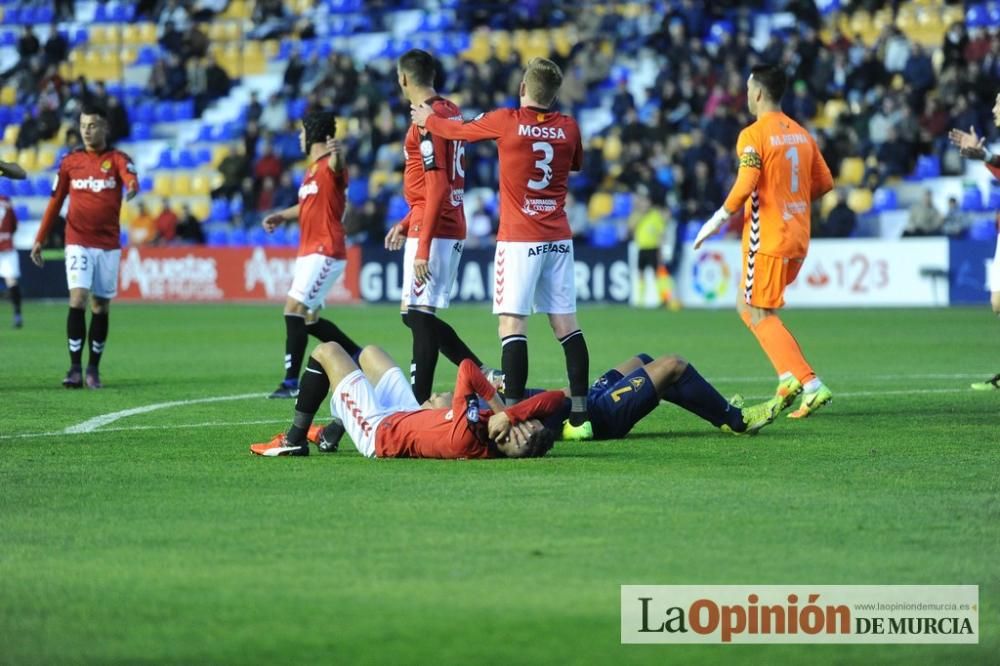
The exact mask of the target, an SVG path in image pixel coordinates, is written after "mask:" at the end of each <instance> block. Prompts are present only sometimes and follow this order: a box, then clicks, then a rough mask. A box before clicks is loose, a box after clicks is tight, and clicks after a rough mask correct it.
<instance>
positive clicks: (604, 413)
mask: <svg viewBox="0 0 1000 666" xmlns="http://www.w3.org/2000/svg"><path fill="white" fill-rule="evenodd" d="M659 404H660V396H659V395H658V394H657V392H656V387H655V386H653V380H652V379H650V378H649V375H648V374H647V373H646V371H645V370H644V369H643V368H636V369H635V370H633V371H632V372H630V373H629V374H627V375H622V373H620V372H618V371H617V370H609V371H608V372H606V373H604V374H603V375H601V377H600V378H599V379H598V380H597V381H596V382H594V385H593V386H592V387H591V388H590V392H589V393H588V394H587V411H588V412H589V414H590V423H591V425H592V426H593V427H594V439H618V438H620V437H624V436H625V435H627V434H628V433H629V431H630V430H632V428H633V427H634V426H635V424H636V423H638V422H639V421H641V420H642V419H643V418H645V417H646V416H648V415H649V413H650V412H652V411H653V410H654V409H656V407H657V405H659Z"/></svg>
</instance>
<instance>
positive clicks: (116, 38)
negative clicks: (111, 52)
mask: <svg viewBox="0 0 1000 666" xmlns="http://www.w3.org/2000/svg"><path fill="white" fill-rule="evenodd" d="M121 37H122V34H121V31H120V30H119V29H118V26H115V25H95V26H93V27H91V28H90V43H91V44H93V45H95V46H105V45H107V46H116V45H118V44H119V42H120V41H121Z"/></svg>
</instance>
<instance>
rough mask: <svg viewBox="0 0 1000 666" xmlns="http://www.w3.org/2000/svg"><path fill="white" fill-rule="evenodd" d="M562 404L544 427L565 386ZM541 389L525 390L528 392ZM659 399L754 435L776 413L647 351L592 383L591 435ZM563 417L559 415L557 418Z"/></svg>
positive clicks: (622, 426)
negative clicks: (725, 393)
mask: <svg viewBox="0 0 1000 666" xmlns="http://www.w3.org/2000/svg"><path fill="white" fill-rule="evenodd" d="M562 391H563V395H564V396H565V399H564V400H563V405H562V408H561V409H560V410H559V411H558V412H556V413H555V414H553V415H552V416H550V417H548V418H545V419H542V422H543V423H544V424H545V426H546V427H548V428H552V429H553V430H555V431H556V432H559V431H560V430H559V425H560V424H561V423H562V420H565V418H566V413H567V412H568V411H569V409H570V400H569V389H568V388H564V389H563V390H562ZM540 392H541V389H528V390H527V395H529V396H530V395H535V394H537V393H540ZM450 399H451V395H450V394H448V393H444V394H440V395H435V396H433V398H432V400H431V401H429V402H431V404H434V405H435V406H437V405H438V404H439V402H440V401H442V400H450ZM661 400H666V401H667V402H672V403H673V404H675V405H677V406H679V407H681V408H683V409H685V410H687V411H689V412H691V413H692V414H695V415H696V416H699V417H701V418H702V419H704V420H705V421H708V422H709V423H711V424H712V425H713V426H715V427H716V428H719V429H721V430H722V431H723V432H728V433H732V434H734V435H744V434H749V435H752V434H756V433H757V432H758V431H759V430H760V429H761V428H763V427H764V426H766V425H767V424H769V423H771V422H772V421H773V420H774V418H775V417H776V416H777V415H778V413H779V412H780V409H779V404H778V403H777V401H776V400H774V399H772V400H769V401H767V402H763V403H760V404H757V405H752V406H750V407H745V408H741V406H740V405H739V404H737V405H733V404H731V403H730V402H729V401H727V400H726V399H725V398H723V397H722V395H721V394H719V392H718V391H717V390H716V389H715V387H714V386H712V385H711V384H710V383H709V382H708V380H706V379H705V378H704V377H702V376H701V375H700V374H699V373H698V371H697V370H695V368H694V366H693V365H691V364H690V363H688V362H687V361H685V360H684V359H683V358H681V357H680V356H677V355H675V354H668V355H665V356H660V357H659V358H657V359H653V357H652V356H650V355H649V354H638V355H636V356H633V357H631V358H629V359H627V360H625V361H624V362H622V363H620V364H619V365H617V366H615V367H614V368H612V369H611V370H608V371H607V372H605V373H604V374H603V375H601V376H600V377H598V378H597V380H596V381H595V382H594V383H593V384H592V385H591V387H590V390H589V391H588V393H587V409H588V412H589V413H590V416H591V425H593V427H594V439H620V438H622V437H625V436H626V435H627V434H628V433H629V432H630V431H631V430H632V428H633V427H635V424H637V423H638V422H639V421H641V420H642V419H644V418H646V417H647V416H648V415H649V414H650V413H651V412H652V411H653V410H654V409H656V407H657V405H659V404H660V401H661ZM560 419H562V420H560Z"/></svg>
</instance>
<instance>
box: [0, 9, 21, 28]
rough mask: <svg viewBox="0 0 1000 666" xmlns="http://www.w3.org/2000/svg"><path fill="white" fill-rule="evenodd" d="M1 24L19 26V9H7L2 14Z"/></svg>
mask: <svg viewBox="0 0 1000 666" xmlns="http://www.w3.org/2000/svg"><path fill="white" fill-rule="evenodd" d="M3 22H4V23H6V24H8V25H20V24H21V9H20V8H19V7H7V8H6V9H5V11H4V14H3Z"/></svg>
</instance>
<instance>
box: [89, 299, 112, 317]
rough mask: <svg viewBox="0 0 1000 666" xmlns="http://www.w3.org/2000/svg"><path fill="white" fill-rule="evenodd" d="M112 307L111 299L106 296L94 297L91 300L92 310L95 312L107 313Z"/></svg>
mask: <svg viewBox="0 0 1000 666" xmlns="http://www.w3.org/2000/svg"><path fill="white" fill-rule="evenodd" d="M110 308H111V301H109V300H108V299H106V298H97V297H95V298H93V299H91V301H90V311H91V312H92V313H94V314H105V313H107V311H108V310H109V309H110Z"/></svg>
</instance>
